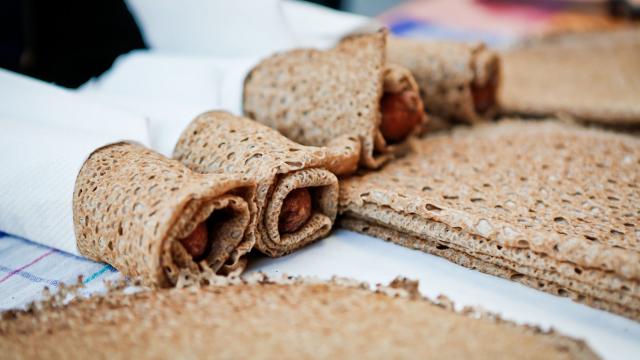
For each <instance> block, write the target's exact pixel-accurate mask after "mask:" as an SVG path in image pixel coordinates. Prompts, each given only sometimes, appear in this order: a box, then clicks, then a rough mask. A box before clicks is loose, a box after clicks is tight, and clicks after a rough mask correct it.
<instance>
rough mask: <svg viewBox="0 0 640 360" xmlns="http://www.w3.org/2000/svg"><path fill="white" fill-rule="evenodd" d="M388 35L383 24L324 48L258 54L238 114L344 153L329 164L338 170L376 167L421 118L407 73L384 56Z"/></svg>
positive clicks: (400, 149) (395, 152)
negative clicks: (377, 29)
mask: <svg viewBox="0 0 640 360" xmlns="http://www.w3.org/2000/svg"><path fill="white" fill-rule="evenodd" d="M386 38H387V33H386V31H384V30H383V31H380V32H378V33H374V34H359V35H353V36H349V37H346V38H345V39H343V40H342V41H341V42H340V43H339V44H338V45H337V46H336V47H335V48H333V49H330V50H327V51H321V50H315V49H296V50H292V51H288V52H284V53H279V54H275V55H273V56H271V57H269V58H267V59H264V60H263V61H262V62H260V64H258V65H257V66H256V67H255V68H253V69H252V70H251V72H250V73H249V74H248V75H247V77H246V78H245V83H244V93H243V110H244V113H245V114H246V116H248V117H249V118H252V119H254V120H256V121H258V122H260V123H262V124H265V125H267V126H269V127H271V128H273V129H277V130H278V131H279V132H280V133H281V134H283V135H284V136H286V137H287V138H289V139H291V140H293V141H296V142H299V143H300V144H303V145H311V146H324V147H327V148H328V149H329V152H330V153H331V154H333V156H334V158H335V157H338V156H340V157H341V159H342V160H341V161H339V162H338V163H337V164H335V165H328V166H329V167H328V168H329V169H330V170H331V171H332V172H334V173H335V174H337V175H348V174H350V173H353V172H355V171H356V170H357V167H358V165H360V166H362V167H365V168H369V169H375V168H378V167H380V166H382V164H384V163H386V162H387V161H389V160H391V159H392V158H394V157H397V156H400V155H402V154H403V153H405V152H406V151H407V150H408V146H406V143H405V140H406V139H407V138H408V137H409V136H410V135H411V134H413V133H414V132H415V130H416V129H418V128H421V127H419V126H418V125H420V124H423V123H425V122H426V121H427V117H426V115H425V114H424V112H423V110H422V100H421V99H420V98H419V96H413V94H419V89H418V85H417V84H416V82H415V80H414V79H413V75H412V74H411V72H409V71H408V70H407V69H404V68H402V67H401V66H398V65H395V64H390V63H388V62H387V61H386V57H385V48H386ZM384 94H387V96H384ZM418 108H419V111H417V109H418Z"/></svg>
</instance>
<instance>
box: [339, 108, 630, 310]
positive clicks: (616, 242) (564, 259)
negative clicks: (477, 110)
mask: <svg viewBox="0 0 640 360" xmlns="http://www.w3.org/2000/svg"><path fill="white" fill-rule="evenodd" d="M414 145H415V146H414V148H415V153H414V154H412V155H410V156H408V157H407V158H405V159H402V160H400V161H397V162H395V163H393V164H390V165H388V166H387V167H385V168H384V169H383V170H382V171H380V172H377V173H371V174H367V175H364V176H360V177H354V178H350V179H346V180H344V181H342V182H341V188H340V212H341V214H343V216H344V220H343V221H342V222H341V224H342V225H343V226H346V227H347V228H351V229H354V230H357V231H361V232H365V233H369V234H371V235H374V236H378V237H382V238H384V239H387V240H389V241H394V242H397V243H400V244H402V245H406V246H409V247H413V248H418V249H421V250H424V251H428V252H432V253H435V254H440V255H442V256H444V257H447V258H448V259H450V260H453V261H455V262H457V263H459V264H462V265H465V266H469V267H474V268H478V269H479V270H482V271H485V272H489V273H493V274H496V275H499V276H504V277H508V278H513V279H514V280H517V279H522V281H523V282H526V283H527V284H528V285H530V286H535V287H538V288H541V289H543V290H546V291H550V292H553V293H556V294H559V295H569V296H572V297H573V298H574V299H576V300H578V301H584V302H586V303H589V304H591V305H593V306H596V307H599V308H603V309H606V310H609V311H613V312H616V313H619V314H622V315H625V316H627V317H630V318H634V319H640V245H639V243H638V239H639V234H640V233H639V230H638V227H639V226H640V214H639V213H638V204H639V203H640V187H639V186H638V184H639V183H640V166H639V164H640V140H638V139H636V138H633V137H630V136H624V135H617V134H613V133H610V132H606V131H602V130H593V129H583V128H579V127H575V126H570V125H564V124H560V123H557V122H552V121H545V122H522V121H508V120H507V121H503V122H501V123H500V124H497V125H482V126H477V127H474V128H472V129H459V130H457V131H454V132H453V134H441V135H438V136H432V137H428V138H425V139H423V140H419V141H415V143H414ZM440 250H442V251H440ZM473 262H475V263H476V265H473V264H472V263H473ZM480 265H482V266H480Z"/></svg>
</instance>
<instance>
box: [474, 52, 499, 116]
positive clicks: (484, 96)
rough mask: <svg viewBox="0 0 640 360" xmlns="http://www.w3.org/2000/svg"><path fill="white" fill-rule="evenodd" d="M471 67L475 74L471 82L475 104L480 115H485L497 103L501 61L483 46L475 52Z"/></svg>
mask: <svg viewBox="0 0 640 360" xmlns="http://www.w3.org/2000/svg"><path fill="white" fill-rule="evenodd" d="M471 68H472V70H473V75H474V76H473V82H472V83H471V96H472V98H473V106H474V109H475V111H476V112H477V113H478V114H479V115H480V116H485V115H488V113H489V112H490V111H492V110H493V109H495V107H496V105H497V93H498V84H499V83H500V78H499V76H500V62H499V60H498V57H497V56H494V55H493V54H492V53H491V52H489V51H488V50H487V49H486V48H484V47H482V48H478V50H477V51H475V52H474V56H473V60H472V63H471Z"/></svg>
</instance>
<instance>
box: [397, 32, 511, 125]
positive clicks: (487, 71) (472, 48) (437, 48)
mask: <svg viewBox="0 0 640 360" xmlns="http://www.w3.org/2000/svg"><path fill="white" fill-rule="evenodd" d="M387 59H388V61H389V62H392V63H396V64H399V65H402V66H404V67H405V68H407V69H408V70H409V71H411V73H412V74H413V76H414V77H415V79H416V82H417V83H418V86H419V87H420V94H421V96H422V101H423V103H424V109H425V111H426V112H427V113H429V114H432V115H434V116H436V117H439V118H442V119H443V120H446V121H449V122H451V121H460V122H467V123H477V122H480V121H483V120H486V119H489V118H491V117H493V116H494V115H495V113H496V109H497V105H496V93H497V89H498V87H499V85H500V77H501V76H500V59H499V57H498V55H497V54H496V53H495V52H494V51H492V50H490V49H488V48H487V47H486V46H485V45H484V44H481V43H477V44H466V43H457V42H445V41H425V40H416V39H406V38H397V37H391V38H389V43H388V44H387Z"/></svg>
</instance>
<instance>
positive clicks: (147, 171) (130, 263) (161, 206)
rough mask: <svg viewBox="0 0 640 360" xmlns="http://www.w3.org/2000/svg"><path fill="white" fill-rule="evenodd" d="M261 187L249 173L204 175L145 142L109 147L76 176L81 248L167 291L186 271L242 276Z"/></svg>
mask: <svg viewBox="0 0 640 360" xmlns="http://www.w3.org/2000/svg"><path fill="white" fill-rule="evenodd" d="M254 190H255V186H254V183H253V182H252V181H250V180H247V179H246V178H243V176H242V175H239V174H231V173H228V174H215V175H201V174H196V173H194V172H192V171H191V170H189V169H187V168H186V167H185V166H184V165H182V164H180V163H179V162H177V161H175V160H171V159H167V158H165V157H164V156H162V155H160V154H158V153H156V152H154V151H151V150H149V149H146V148H144V147H143V146H140V145H136V144H132V143H117V144H112V145H108V146H105V147H102V148H100V149H98V150H96V151H94V152H93V153H92V154H91V156H90V157H89V159H88V160H87V161H86V162H85V163H84V165H83V166H82V169H81V170H80V172H79V174H78V177H77V179H76V185H75V191H74V194H73V220H74V225H75V233H76V241H77V245H78V249H79V250H80V253H81V254H82V255H84V256H86V257H88V258H91V259H94V260H97V261H104V262H107V263H109V264H111V265H113V266H114V267H115V268H117V269H118V270H119V271H120V272H122V273H123V274H125V275H129V276H139V277H141V278H142V279H143V281H144V282H145V283H147V284H152V285H159V286H169V285H173V284H175V282H176V280H177V278H178V276H179V273H180V272H181V271H187V272H189V273H192V274H197V273H199V272H201V271H203V270H213V271H215V272H222V273H231V272H235V271H241V270H242V269H243V268H244V264H245V261H244V259H243V258H242V256H243V255H244V254H246V253H247V252H248V251H249V250H250V246H248V244H246V242H247V241H246V240H244V235H245V229H246V228H247V226H248V225H249V220H250V212H251V206H250V204H249V203H247V201H245V200H248V199H251V198H252V197H253V196H254Z"/></svg>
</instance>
